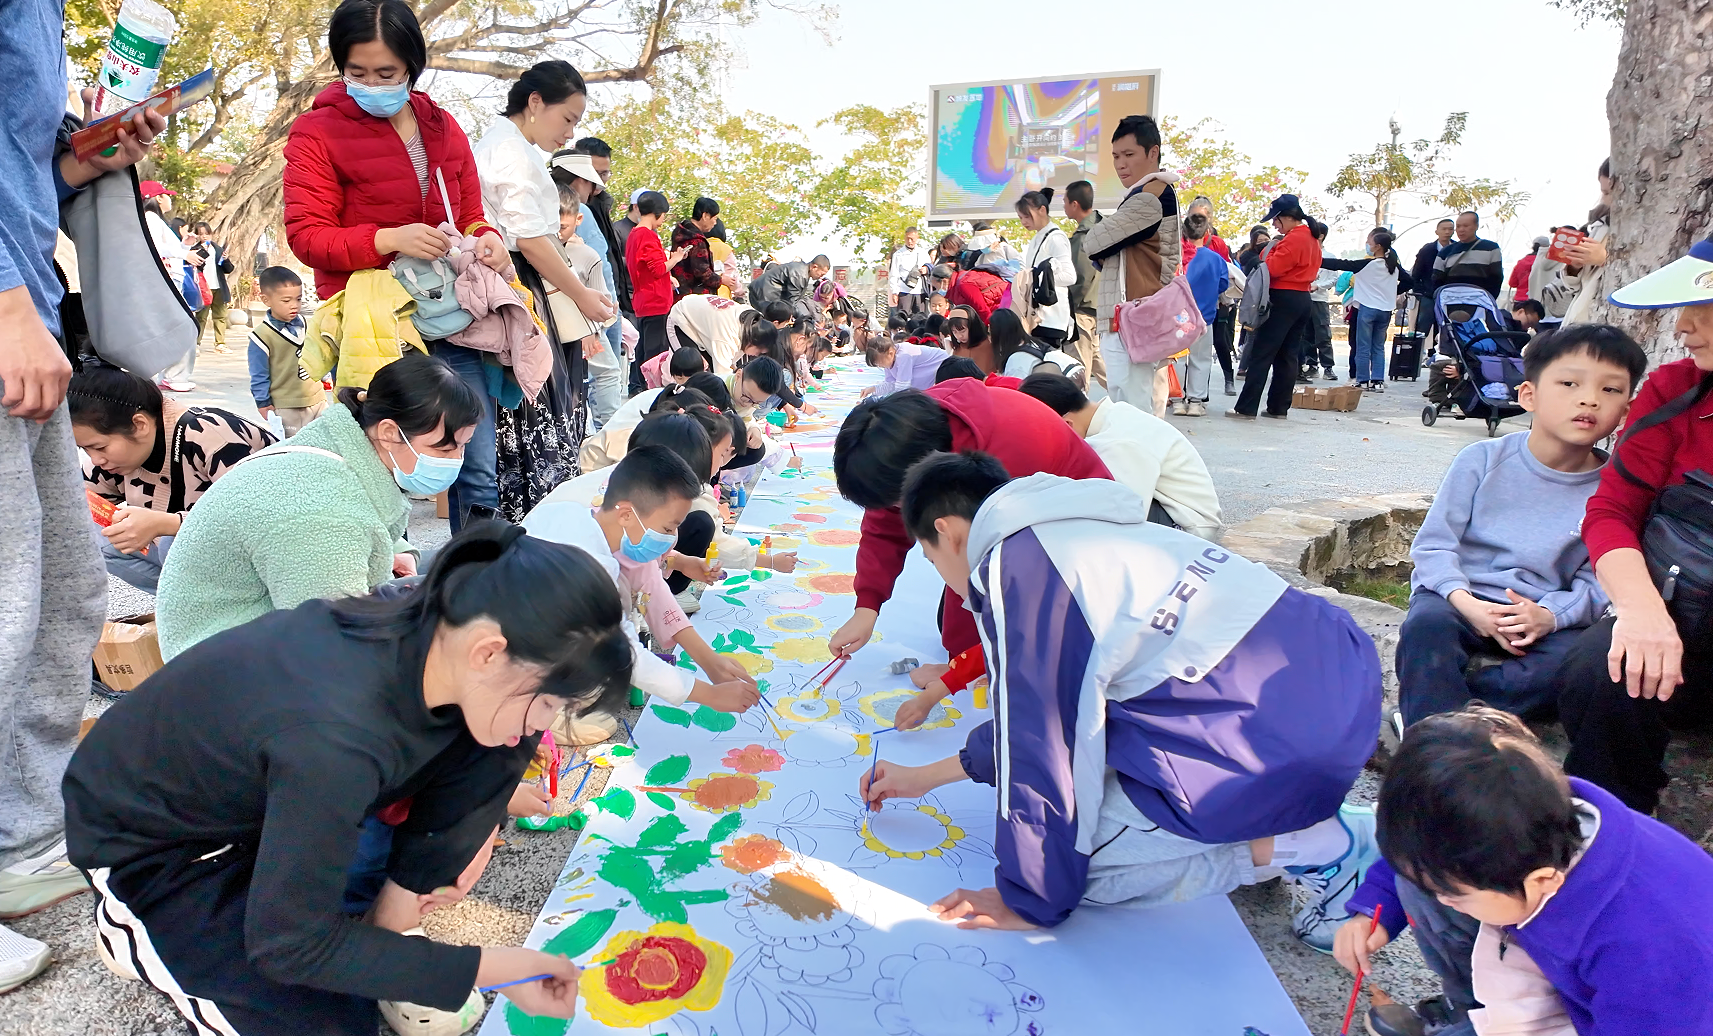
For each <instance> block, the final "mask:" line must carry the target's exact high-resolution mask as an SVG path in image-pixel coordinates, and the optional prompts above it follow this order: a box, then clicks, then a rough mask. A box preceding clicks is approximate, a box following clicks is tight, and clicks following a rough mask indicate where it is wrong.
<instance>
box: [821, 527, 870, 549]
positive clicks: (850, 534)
mask: <svg viewBox="0 0 1713 1036" xmlns="http://www.w3.org/2000/svg"><path fill="white" fill-rule="evenodd" d="M809 542H810V543H813V544H814V545H815V546H817V547H854V546H856V545H857V544H858V543H860V542H862V533H860V532H858V531H857V530H855V529H816V530H815V531H814V532H812V533H810V534H809Z"/></svg>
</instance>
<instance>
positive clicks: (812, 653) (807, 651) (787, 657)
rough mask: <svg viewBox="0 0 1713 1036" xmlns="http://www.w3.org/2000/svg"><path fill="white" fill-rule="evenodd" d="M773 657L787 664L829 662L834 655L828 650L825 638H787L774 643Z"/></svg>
mask: <svg viewBox="0 0 1713 1036" xmlns="http://www.w3.org/2000/svg"><path fill="white" fill-rule="evenodd" d="M773 657H775V658H777V659H780V660H781V661H785V662H809V663H818V662H829V661H832V658H833V653H832V652H831V651H828V650H827V641H826V638H825V637H787V638H786V639H784V640H777V641H774V643H773Z"/></svg>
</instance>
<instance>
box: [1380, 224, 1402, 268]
mask: <svg viewBox="0 0 1713 1036" xmlns="http://www.w3.org/2000/svg"><path fill="white" fill-rule="evenodd" d="M1395 240H1397V239H1396V238H1394V237H1393V236H1392V232H1391V231H1390V230H1380V229H1378V228H1376V229H1375V231H1374V244H1376V245H1378V246H1379V247H1380V248H1381V249H1383V254H1384V255H1385V256H1386V272H1387V273H1397V272H1398V256H1397V253H1395V252H1393V251H1392V242H1393V241H1395Z"/></svg>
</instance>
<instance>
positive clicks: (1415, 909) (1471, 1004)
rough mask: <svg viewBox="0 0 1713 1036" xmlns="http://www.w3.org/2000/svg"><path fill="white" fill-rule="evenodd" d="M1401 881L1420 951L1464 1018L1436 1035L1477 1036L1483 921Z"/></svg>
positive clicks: (1401, 894) (1406, 911)
mask: <svg viewBox="0 0 1713 1036" xmlns="http://www.w3.org/2000/svg"><path fill="white" fill-rule="evenodd" d="M1397 882H1398V884H1397V888H1398V901H1399V903H1401V904H1402V905H1403V908H1404V916H1405V917H1407V918H1409V919H1410V929H1411V931H1412V932H1414V933H1415V937H1416V948H1417V949H1419V950H1421V953H1422V960H1424V961H1425V962H1426V963H1427V966H1428V968H1429V969H1430V970H1432V971H1433V973H1434V974H1435V975H1438V976H1439V985H1440V989H1441V990H1442V991H1443V992H1444V993H1445V999H1446V1000H1447V1001H1448V1002H1449V1003H1450V1005H1451V1007H1452V1009H1453V1010H1455V1011H1456V1012H1457V1015H1458V1017H1459V1019H1460V1020H1459V1021H1458V1022H1457V1024H1455V1025H1453V1026H1451V1027H1450V1028H1446V1029H1440V1030H1439V1031H1438V1032H1437V1033H1435V1034H1434V1036H1475V1027H1474V1026H1473V1025H1472V1024H1471V1023H1470V1021H1469V1011H1470V1010H1471V1009H1472V1008H1476V1007H1480V1006H1481V1004H1480V1002H1479V1001H1477V1000H1476V999H1475V975H1474V969H1473V967H1472V965H1471V958H1472V956H1473V955H1474V953H1475V935H1476V933H1477V932H1479V931H1480V930H1481V922H1479V921H1477V920H1475V919H1474V918H1473V917H1469V916H1467V915H1465V914H1460V913H1458V912H1457V911H1455V910H1453V909H1451V908H1450V907H1448V906H1446V905H1445V904H1444V903H1441V902H1440V901H1439V900H1438V899H1435V898H1434V897H1433V896H1430V895H1428V894H1427V893H1426V892H1423V891H1422V890H1421V889H1419V888H1417V887H1416V886H1415V885H1413V884H1411V883H1410V882H1408V881H1406V880H1405V879H1403V878H1399V879H1397Z"/></svg>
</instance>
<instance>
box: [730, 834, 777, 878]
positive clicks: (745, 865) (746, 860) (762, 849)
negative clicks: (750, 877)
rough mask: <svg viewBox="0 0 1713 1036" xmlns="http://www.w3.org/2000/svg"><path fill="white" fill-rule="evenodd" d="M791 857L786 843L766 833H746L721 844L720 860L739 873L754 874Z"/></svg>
mask: <svg viewBox="0 0 1713 1036" xmlns="http://www.w3.org/2000/svg"><path fill="white" fill-rule="evenodd" d="M790 858H791V852H790V850H788V849H786V848H785V845H784V843H782V842H779V841H777V840H775V839H772V838H769V837H767V836H766V835H744V836H743V837H742V838H739V839H738V840H737V841H735V842H728V843H727V844H725V845H722V846H720V862H721V863H723V864H725V865H726V866H727V867H728V868H730V869H732V870H734V871H737V872H738V873H739V874H754V873H755V872H756V871H760V870H766V869H767V868H769V867H771V866H773V865H774V864H776V863H784V862H785V861H786V860H788V859H790Z"/></svg>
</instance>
